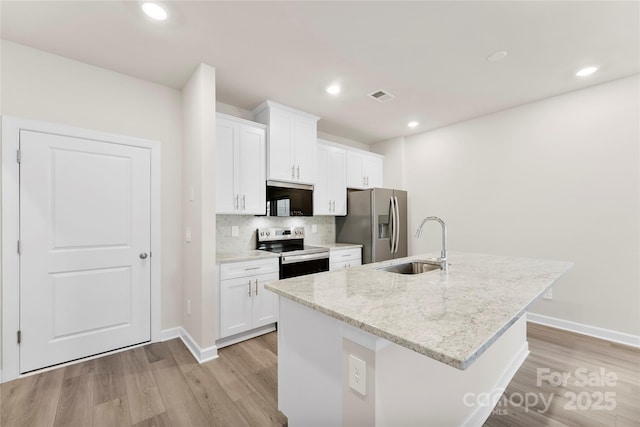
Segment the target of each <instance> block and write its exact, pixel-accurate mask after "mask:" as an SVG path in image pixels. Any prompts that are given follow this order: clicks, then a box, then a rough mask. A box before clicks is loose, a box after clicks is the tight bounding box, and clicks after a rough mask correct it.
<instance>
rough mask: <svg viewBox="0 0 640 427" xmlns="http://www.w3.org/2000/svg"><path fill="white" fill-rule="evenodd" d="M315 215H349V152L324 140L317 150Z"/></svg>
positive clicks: (319, 141)
mask: <svg viewBox="0 0 640 427" xmlns="http://www.w3.org/2000/svg"><path fill="white" fill-rule="evenodd" d="M316 153H317V154H316V172H317V179H316V185H315V187H314V189H313V214H314V215H346V214H347V152H346V151H345V150H344V149H342V148H338V147H335V146H333V145H331V144H330V143H327V142H325V141H322V140H318V148H317V150H316Z"/></svg>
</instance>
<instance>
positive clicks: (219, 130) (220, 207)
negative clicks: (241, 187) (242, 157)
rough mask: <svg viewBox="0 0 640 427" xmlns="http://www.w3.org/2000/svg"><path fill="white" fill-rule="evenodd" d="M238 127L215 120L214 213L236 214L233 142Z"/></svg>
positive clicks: (222, 120) (235, 164) (236, 167)
mask: <svg viewBox="0 0 640 427" xmlns="http://www.w3.org/2000/svg"><path fill="white" fill-rule="evenodd" d="M239 131H240V126H239V125H238V124H237V123H234V122H232V121H229V120H225V119H222V118H218V119H217V120H216V212H217V213H224V214H229V213H236V210H237V209H236V208H237V206H236V196H237V195H238V191H237V190H238V189H237V184H236V180H237V177H238V155H237V153H236V152H235V149H236V148H235V147H236V144H235V141H237V140H238V138H239V135H238V134H239Z"/></svg>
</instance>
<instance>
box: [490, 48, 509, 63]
mask: <svg viewBox="0 0 640 427" xmlns="http://www.w3.org/2000/svg"><path fill="white" fill-rule="evenodd" d="M508 54H509V52H507V51H506V50H498V51H495V52H493V53H492V54H491V55H489V56H487V61H489V62H497V61H500V60H502V59H504V58H506V57H507V55H508Z"/></svg>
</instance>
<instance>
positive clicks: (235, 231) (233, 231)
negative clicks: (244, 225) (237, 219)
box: [231, 225, 240, 237]
mask: <svg viewBox="0 0 640 427" xmlns="http://www.w3.org/2000/svg"><path fill="white" fill-rule="evenodd" d="M239 235H240V227H238V226H237V225H232V226H231V237H238V236H239Z"/></svg>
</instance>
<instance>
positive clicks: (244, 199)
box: [242, 194, 247, 211]
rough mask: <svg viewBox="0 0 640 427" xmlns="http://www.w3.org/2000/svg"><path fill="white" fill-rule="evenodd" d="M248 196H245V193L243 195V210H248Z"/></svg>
mask: <svg viewBox="0 0 640 427" xmlns="http://www.w3.org/2000/svg"><path fill="white" fill-rule="evenodd" d="M246 201H247V196H245V195H244V194H243V195H242V210H243V211H244V210H246V209H247V203H246Z"/></svg>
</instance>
